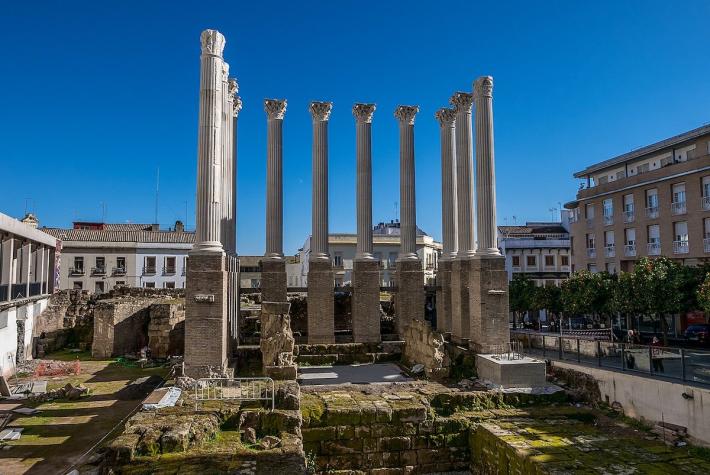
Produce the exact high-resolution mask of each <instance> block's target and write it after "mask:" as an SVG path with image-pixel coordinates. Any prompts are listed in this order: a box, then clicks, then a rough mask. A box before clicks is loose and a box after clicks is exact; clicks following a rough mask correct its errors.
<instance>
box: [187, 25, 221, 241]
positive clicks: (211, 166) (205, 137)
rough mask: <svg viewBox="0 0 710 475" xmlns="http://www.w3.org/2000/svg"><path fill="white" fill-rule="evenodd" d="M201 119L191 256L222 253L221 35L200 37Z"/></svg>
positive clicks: (213, 32) (211, 33)
mask: <svg viewBox="0 0 710 475" xmlns="http://www.w3.org/2000/svg"><path fill="white" fill-rule="evenodd" d="M200 40H201V43H202V55H201V56H200V117H199V136H198V139H197V200H196V201H197V202H196V206H195V208H196V219H195V220H196V228H197V230H196V236H195V240H196V243H195V245H194V246H193V248H192V253H194V254H199V253H222V252H223V250H222V243H221V241H220V238H221V235H220V218H221V209H220V201H221V187H220V184H221V176H222V155H223V151H222V122H223V121H222V108H223V95H224V90H223V77H224V71H223V65H224V61H223V59H222V52H223V50H224V44H225V40H224V36H222V34H221V33H220V32H218V31H216V30H205V31H203V32H202V35H201V36H200Z"/></svg>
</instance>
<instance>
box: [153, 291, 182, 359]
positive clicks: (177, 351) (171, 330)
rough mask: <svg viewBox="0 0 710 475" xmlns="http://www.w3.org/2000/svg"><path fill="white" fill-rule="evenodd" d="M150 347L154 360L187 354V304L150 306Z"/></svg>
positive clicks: (157, 304)
mask: <svg viewBox="0 0 710 475" xmlns="http://www.w3.org/2000/svg"><path fill="white" fill-rule="evenodd" d="M149 313H150V323H149V324H148V347H149V348H150V352H151V355H152V356H153V357H154V358H167V357H168V356H174V355H182V354H183V353H184V352H185V304H184V303H156V304H153V305H151V306H150V308H149Z"/></svg>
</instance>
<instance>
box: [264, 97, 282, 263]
mask: <svg viewBox="0 0 710 475" xmlns="http://www.w3.org/2000/svg"><path fill="white" fill-rule="evenodd" d="M264 107H265V110H266V113H267V117H268V120H267V125H268V130H267V136H266V140H267V152H266V153H267V158H266V258H267V259H277V260H281V259H283V170H282V162H283V150H282V141H283V117H284V113H285V112H286V101H285V100H284V101H281V100H271V99H267V100H265V101H264Z"/></svg>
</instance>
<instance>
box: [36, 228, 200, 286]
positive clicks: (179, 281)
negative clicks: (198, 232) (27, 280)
mask: <svg viewBox="0 0 710 475" xmlns="http://www.w3.org/2000/svg"><path fill="white" fill-rule="evenodd" d="M42 231H44V232H46V233H47V234H50V235H52V236H55V237H57V238H59V239H61V240H62V266H61V288H62V289H80V290H87V291H89V292H93V293H103V292H108V291H110V290H111V289H113V288H114V287H116V286H117V285H127V286H129V287H146V288H184V287H185V279H186V276H187V253H188V252H189V251H190V249H192V245H193V244H194V241H195V233H194V232H189V231H185V229H184V226H183V225H182V223H181V222H180V221H178V222H176V223H175V227H174V228H170V229H167V230H161V229H160V227H159V226H158V225H155V224H133V223H129V224H123V223H119V224H111V223H87V222H75V223H74V224H73V226H72V228H71V229H63V228H42Z"/></svg>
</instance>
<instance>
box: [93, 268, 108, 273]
mask: <svg viewBox="0 0 710 475" xmlns="http://www.w3.org/2000/svg"><path fill="white" fill-rule="evenodd" d="M91 275H106V268H105V267H92V268H91Z"/></svg>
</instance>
